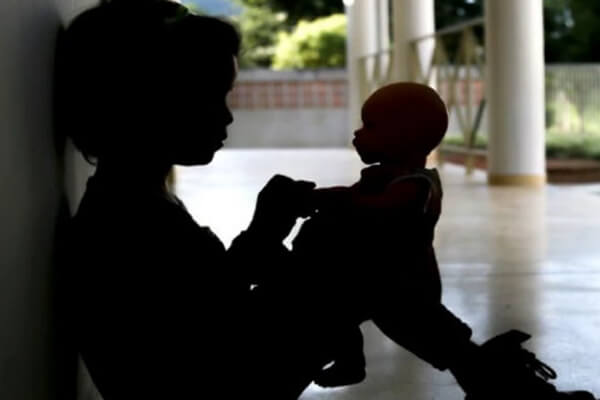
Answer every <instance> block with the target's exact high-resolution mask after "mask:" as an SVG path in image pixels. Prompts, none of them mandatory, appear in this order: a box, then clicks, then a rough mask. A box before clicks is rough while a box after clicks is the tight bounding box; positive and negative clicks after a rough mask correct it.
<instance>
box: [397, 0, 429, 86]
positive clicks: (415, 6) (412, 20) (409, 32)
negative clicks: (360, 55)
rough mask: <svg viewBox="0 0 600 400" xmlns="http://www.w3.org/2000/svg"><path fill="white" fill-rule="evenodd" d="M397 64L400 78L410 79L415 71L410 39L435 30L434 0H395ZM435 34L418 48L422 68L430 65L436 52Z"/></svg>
mask: <svg viewBox="0 0 600 400" xmlns="http://www.w3.org/2000/svg"><path fill="white" fill-rule="evenodd" d="M393 1H394V2H393V9H394V10H393V13H394V65H395V69H396V80H398V81H410V80H413V79H414V72H415V71H413V68H412V62H411V57H410V42H411V41H412V40H414V39H416V38H419V37H423V36H426V35H431V34H433V33H435V9H434V0H393ZM434 46H435V41H434V39H433V38H431V39H429V40H426V41H423V42H421V43H419V46H418V48H417V50H418V54H419V59H420V61H421V68H422V69H424V68H425V67H426V66H427V65H429V63H430V60H431V57H432V56H433V49H434Z"/></svg>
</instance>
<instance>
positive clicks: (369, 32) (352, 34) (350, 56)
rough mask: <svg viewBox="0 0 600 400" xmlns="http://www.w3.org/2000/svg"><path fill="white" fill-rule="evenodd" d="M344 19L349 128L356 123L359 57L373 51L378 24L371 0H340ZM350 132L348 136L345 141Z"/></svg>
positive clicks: (359, 103) (355, 125)
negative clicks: (345, 19) (342, 5)
mask: <svg viewBox="0 0 600 400" xmlns="http://www.w3.org/2000/svg"><path fill="white" fill-rule="evenodd" d="M344 4H345V5H346V17H347V21H348V35H347V38H348V39H347V45H346V46H347V64H348V66H347V69H348V99H349V100H348V102H349V104H348V109H349V113H350V118H349V119H350V129H351V130H354V129H357V128H358V127H359V125H360V107H361V98H360V70H359V65H358V63H359V59H360V58H361V57H362V56H364V55H367V54H372V53H374V52H376V51H377V46H378V31H377V27H378V23H377V9H376V4H377V2H374V1H373V0H354V1H352V0H344ZM350 141H351V135H349V136H348V142H349V143H350Z"/></svg>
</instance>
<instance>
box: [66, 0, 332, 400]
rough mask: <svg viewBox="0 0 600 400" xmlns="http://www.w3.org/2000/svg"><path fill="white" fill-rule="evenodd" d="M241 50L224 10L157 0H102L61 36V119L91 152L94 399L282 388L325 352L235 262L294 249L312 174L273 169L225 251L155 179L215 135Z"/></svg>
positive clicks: (85, 280) (203, 157) (87, 342)
mask: <svg viewBox="0 0 600 400" xmlns="http://www.w3.org/2000/svg"><path fill="white" fill-rule="evenodd" d="M238 49H239V37H238V34H237V32H236V31H235V29H234V28H233V27H232V26H231V25H229V24H227V23H225V22H222V21H220V20H217V19H214V18H208V17H202V16H195V15H192V14H189V13H188V12H187V10H186V8H184V7H183V6H180V5H178V4H176V3H172V2H167V1H152V0H149V1H142V0H130V1H127V0H115V1H111V2H107V3H105V4H102V5H101V6H99V7H96V8H94V9H91V10H89V11H86V12H84V13H83V14H81V15H80V16H78V17H77V18H76V19H75V20H74V21H73V23H72V24H71V25H70V26H69V27H68V29H67V30H66V32H65V34H64V35H63V37H62V40H61V43H60V49H59V56H60V60H59V81H58V82H59V83H60V87H59V96H58V97H59V101H60V104H59V107H58V115H57V117H58V119H59V121H58V122H59V124H58V125H59V127H60V129H62V130H64V131H65V132H66V133H67V134H68V135H69V136H70V137H71V139H72V140H73V142H74V143H75V145H76V146H77V148H78V149H79V150H80V151H81V152H82V153H83V154H84V155H85V156H86V157H87V158H88V159H89V160H90V161H93V162H94V163H95V164H96V165H97V169H96V172H95V174H94V176H93V177H92V178H91V179H90V180H89V182H88V185H87V189H86V191H85V195H84V198H83V200H82V202H81V204H80V206H79V209H78V211H77V214H76V216H75V217H74V219H73V221H72V224H71V229H70V231H71V240H70V249H71V254H70V264H71V281H72V282H71V285H70V286H71V288H72V290H73V292H72V294H71V296H72V297H71V299H72V301H71V303H72V305H73V310H72V311H73V314H74V319H73V328H74V331H75V332H74V333H75V336H76V340H77V346H78V350H79V351H80V353H81V355H82V357H83V360H84V362H85V364H86V365H87V367H88V369H89V372H90V374H91V377H92V379H93V381H94V382H95V384H96V386H97V388H98V389H99V391H100V393H101V394H102V396H103V397H104V399H105V400H112V399H127V400H130V399H153V398H157V399H177V398H182V399H183V398H198V397H202V396H203V395H205V394H206V393H207V392H213V391H214V390H215V389H214V388H216V389H217V390H219V391H222V392H223V393H222V397H223V398H232V399H235V398H250V399H255V398H281V399H293V398H296V397H298V396H299V394H300V393H301V392H302V391H303V390H304V388H305V387H306V386H307V385H308V384H309V383H310V382H311V380H312V377H313V376H314V373H315V371H318V370H319V369H320V368H322V366H323V365H324V363H325V358H326V357H325V356H319V353H318V345H316V344H315V343H317V342H316V339H317V337H318V338H319V341H323V339H324V338H323V335H322V334H321V333H320V332H311V331H310V330H308V327H307V329H306V331H303V330H302V329H297V328H295V327H293V325H294V324H296V323H297V321H298V315H300V314H298V313H295V314H290V315H283V316H282V315H280V314H279V312H278V311H277V310H275V309H273V306H272V304H273V302H267V301H266V300H265V299H263V298H260V297H259V296H257V293H258V292H257V293H254V292H251V291H250V288H249V286H248V285H246V283H245V280H244V279H242V277H241V276H238V275H237V274H236V273H233V272H232V271H233V270H234V269H236V268H238V265H241V263H243V264H252V263H259V262H266V261H268V260H270V259H274V260H276V259H278V258H279V257H286V256H288V255H289V254H287V253H285V252H282V251H281V250H282V248H283V249H284V247H283V245H282V240H283V238H284V237H285V236H287V235H288V233H289V231H290V229H291V228H292V226H293V225H294V223H295V221H296V219H297V217H298V216H300V215H306V212H307V211H306V210H304V209H303V208H302V205H303V204H305V203H306V202H303V201H302V199H303V198H305V197H306V196H308V195H309V194H310V193H311V190H312V189H313V187H314V184H312V183H308V182H298V181H293V180H292V179H290V178H286V177H282V176H276V177H274V178H273V179H272V180H271V181H270V182H269V183H268V184H267V186H266V187H265V188H264V189H263V191H262V192H261V193H260V196H259V200H258V201H257V207H256V213H255V216H254V219H253V221H252V223H251V224H250V226H249V228H248V229H247V230H246V231H245V232H244V233H242V234H241V235H240V237H241V239H240V240H238V241H237V242H236V243H239V244H240V245H238V247H237V249H236V248H232V249H230V251H226V249H225V247H224V246H223V244H222V243H221V241H220V240H219V239H218V238H217V237H216V236H215V235H214V234H213V233H212V232H211V231H210V230H209V229H208V228H206V227H201V226H199V225H198V224H197V223H196V222H195V221H194V220H193V218H192V217H191V216H190V215H189V214H188V212H187V211H186V209H185V207H184V206H183V204H182V203H181V201H180V200H179V199H177V198H176V197H175V196H174V195H173V194H172V193H170V192H169V191H168V190H167V187H166V184H165V179H166V177H167V175H168V172H169V170H170V169H171V168H172V166H173V165H174V164H179V165H204V164H208V163H209V162H210V161H211V160H212V158H213V155H214V153H215V152H216V151H217V150H218V149H220V148H221V147H222V143H223V141H224V140H225V139H226V126H227V125H229V124H230V123H231V122H232V115H231V113H230V111H229V109H228V107H227V104H226V95H227V93H228V91H229V90H230V89H231V86H232V84H233V81H234V78H235V74H236V56H237V53H238ZM244 246H246V247H244ZM259 248H260V249H261V251H260V252H258V251H257V249H259ZM239 269H241V268H239ZM282 324H284V325H285V324H287V325H288V326H289V329H287V330H284V331H283V332H282V331H281V325H282ZM292 327H293V328H292ZM292 337H293V339H292V340H293V341H296V342H300V343H301V345H299V346H297V347H295V349H294V351H291V352H287V353H286V354H285V355H284V354H283V353H282V352H280V350H279V349H281V348H283V347H284V343H285V342H287V341H288V340H290V338H292ZM274 365H278V366H280V369H278V370H277V371H276V372H275V373H274V372H272V371H271V370H272V369H273V366H274ZM209 386H210V388H209Z"/></svg>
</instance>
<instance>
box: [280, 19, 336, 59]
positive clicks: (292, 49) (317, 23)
mask: <svg viewBox="0 0 600 400" xmlns="http://www.w3.org/2000/svg"><path fill="white" fill-rule="evenodd" d="M345 65H346V16H345V15H344V14H334V15H331V16H329V17H324V18H317V19H315V20H313V21H310V22H309V21H300V22H299V23H298V25H297V26H296V28H295V29H294V31H293V32H292V33H286V32H281V33H280V34H279V39H278V42H277V49H276V51H275V57H274V59H273V67H274V68H275V69H284V68H319V67H329V68H332V67H343V66H345Z"/></svg>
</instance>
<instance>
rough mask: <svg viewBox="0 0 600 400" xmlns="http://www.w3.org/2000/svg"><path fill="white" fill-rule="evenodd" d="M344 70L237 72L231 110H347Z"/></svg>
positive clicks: (230, 99)
mask: <svg viewBox="0 0 600 400" xmlns="http://www.w3.org/2000/svg"><path fill="white" fill-rule="evenodd" d="M347 86H348V84H347V81H346V72H345V71H343V70H326V71H262V70H250V71H242V72H240V74H239V76H238V79H237V81H236V84H235V87H234V89H233V91H232V92H231V93H230V95H229V104H230V105H231V108H232V109H243V110H253V109H302V108H346V106H347V104H348V101H347V98H348V94H347V91H348V88H347Z"/></svg>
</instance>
